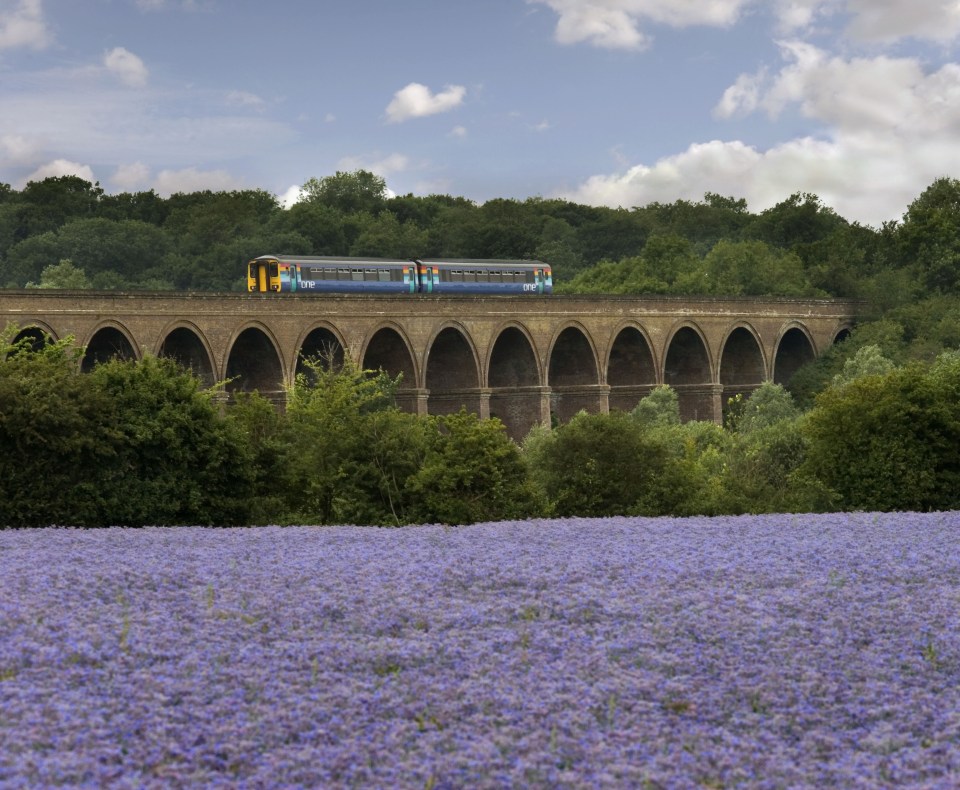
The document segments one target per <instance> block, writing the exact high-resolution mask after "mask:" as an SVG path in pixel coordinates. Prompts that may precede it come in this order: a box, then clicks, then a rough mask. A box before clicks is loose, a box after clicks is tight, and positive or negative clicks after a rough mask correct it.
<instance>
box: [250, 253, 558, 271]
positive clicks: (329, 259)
mask: <svg viewBox="0 0 960 790" xmlns="http://www.w3.org/2000/svg"><path fill="white" fill-rule="evenodd" d="M254 260H258V261H277V262H279V263H299V264H306V265H309V264H311V263H312V264H317V265H323V264H327V265H330V264H343V265H344V266H383V265H384V264H391V265H397V264H401V265H409V264H411V263H413V262H414V259H412V258H355V257H351V256H349V255H260V256H258V257H257V258H255V259H254ZM415 260H416V261H417V262H419V263H429V264H436V265H441V264H450V265H452V266H503V267H537V268H544V267H549V265H550V264H547V263H544V262H543V261H537V260H507V259H499V258H497V259H491V258H417V259H415Z"/></svg>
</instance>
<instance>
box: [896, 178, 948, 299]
mask: <svg viewBox="0 0 960 790" xmlns="http://www.w3.org/2000/svg"><path fill="white" fill-rule="evenodd" d="M896 241H897V244H898V248H899V249H898V252H899V254H900V261H901V263H902V264H903V265H906V266H912V267H913V268H915V270H916V271H918V273H919V274H920V277H921V278H922V279H923V281H924V283H925V285H926V287H927V289H929V290H931V291H934V292H939V293H955V292H956V291H957V290H958V288H960V180H957V179H953V178H938V179H937V180H936V181H934V182H933V183H932V184H931V185H930V186H929V187H927V189H926V190H924V192H923V194H921V195H920V197H918V198H917V199H916V200H915V201H913V203H911V204H910V207H909V208H908V209H907V213H906V214H905V215H904V218H903V223H902V224H901V225H900V226H899V228H898V231H897V234H896Z"/></svg>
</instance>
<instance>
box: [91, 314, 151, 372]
mask: <svg viewBox="0 0 960 790" xmlns="http://www.w3.org/2000/svg"><path fill="white" fill-rule="evenodd" d="M111 359H121V360H138V359H140V352H139V351H138V349H137V344H136V343H135V342H134V340H133V336H132V335H131V334H130V332H129V331H128V330H127V328H126V327H125V326H123V325H122V324H119V323H117V322H114V321H110V322H109V323H105V324H101V325H100V327H99V328H97V329H96V330H94V332H93V334H91V335H90V339H89V340H88V341H87V342H86V344H85V345H84V352H83V359H82V360H81V361H80V370H81V371H83V372H84V373H89V372H90V371H91V370H93V369H94V368H95V367H96V366H97V365H100V364H102V363H104V362H108V361H110V360H111Z"/></svg>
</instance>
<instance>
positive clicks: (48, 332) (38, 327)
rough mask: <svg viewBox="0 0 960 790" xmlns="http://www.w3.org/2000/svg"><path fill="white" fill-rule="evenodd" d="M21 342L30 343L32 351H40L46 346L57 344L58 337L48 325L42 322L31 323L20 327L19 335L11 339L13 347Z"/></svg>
mask: <svg viewBox="0 0 960 790" xmlns="http://www.w3.org/2000/svg"><path fill="white" fill-rule="evenodd" d="M21 340H26V341H28V343H29V346H30V349H31V350H32V351H39V350H40V349H41V348H43V347H44V346H45V345H50V344H51V343H55V342H56V340H57V336H56V333H54V331H53V329H52V328H51V327H50V326H49V325H48V324H45V323H43V322H42V321H31V322H30V323H28V324H24V325H22V326H19V327H18V331H17V333H16V334H15V335H14V336H13V337H12V338H10V343H11V345H12V344H14V343H19V342H20V341H21Z"/></svg>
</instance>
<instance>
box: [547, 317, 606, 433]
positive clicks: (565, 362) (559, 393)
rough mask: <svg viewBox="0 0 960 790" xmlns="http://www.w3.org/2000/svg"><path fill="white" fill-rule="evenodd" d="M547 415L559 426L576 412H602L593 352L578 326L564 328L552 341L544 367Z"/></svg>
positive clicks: (602, 404) (586, 333) (589, 341)
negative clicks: (583, 410) (548, 410)
mask: <svg viewBox="0 0 960 790" xmlns="http://www.w3.org/2000/svg"><path fill="white" fill-rule="evenodd" d="M547 384H548V386H549V387H550V412H551V415H552V417H553V418H556V419H557V420H559V421H560V422H567V421H569V420H570V419H571V418H572V417H573V416H574V415H575V414H576V413H577V412H578V411H580V410H581V409H585V410H587V411H591V412H600V411H605V410H606V406H607V404H606V399H605V398H602V396H601V395H602V393H601V391H600V372H599V365H598V364H597V352H596V350H595V349H594V347H593V343H592V342H591V339H590V335H589V333H588V332H587V331H586V330H585V329H584V328H583V327H582V326H580V325H579V324H571V325H569V326H566V327H564V328H563V329H561V330H560V332H559V333H558V334H557V335H556V337H554V340H553V343H552V344H551V348H550V355H549V364H548V367H547Z"/></svg>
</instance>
